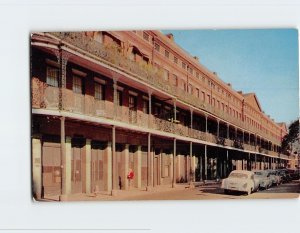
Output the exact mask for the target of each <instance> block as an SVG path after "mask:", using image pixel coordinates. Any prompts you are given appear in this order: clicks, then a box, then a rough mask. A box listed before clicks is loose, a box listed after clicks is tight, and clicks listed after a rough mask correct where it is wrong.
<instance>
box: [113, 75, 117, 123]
mask: <svg viewBox="0 0 300 233" xmlns="http://www.w3.org/2000/svg"><path fill="white" fill-rule="evenodd" d="M113 81H114V84H113V89H114V90H113V98H114V99H113V103H114V116H113V117H114V119H116V116H117V107H118V103H117V98H118V92H117V91H118V84H117V81H118V79H117V78H114V79H113Z"/></svg>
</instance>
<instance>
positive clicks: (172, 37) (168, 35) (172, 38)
mask: <svg viewBox="0 0 300 233" xmlns="http://www.w3.org/2000/svg"><path fill="white" fill-rule="evenodd" d="M166 36H167V37H168V38H169V39H170V40H171V41H174V35H173V34H172V33H169V34H167V35H166Z"/></svg>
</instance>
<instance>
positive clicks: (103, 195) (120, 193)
mask: <svg viewBox="0 0 300 233" xmlns="http://www.w3.org/2000/svg"><path fill="white" fill-rule="evenodd" d="M219 183H220V182H216V181H205V182H193V184H192V186H190V184H188V183H178V184H176V186H175V187H174V188H172V186H171V185H159V186H155V187H152V188H151V189H150V190H148V191H147V190H146V188H143V189H137V188H131V189H129V190H114V195H113V196H112V195H111V193H108V192H105V191H103V192H99V193H97V194H95V193H91V194H85V193H78V194H72V195H69V196H68V197H67V198H66V199H65V200H64V201H116V200H118V201H123V200H124V201H125V200H126V199H127V198H133V197H135V196H136V197H139V196H143V195H149V194H150V195H151V194H154V193H165V192H174V191H178V190H185V189H193V188H195V187H202V186H210V185H215V184H219ZM37 201H60V199H59V196H48V197H47V196H46V197H44V198H43V199H40V200H37Z"/></svg>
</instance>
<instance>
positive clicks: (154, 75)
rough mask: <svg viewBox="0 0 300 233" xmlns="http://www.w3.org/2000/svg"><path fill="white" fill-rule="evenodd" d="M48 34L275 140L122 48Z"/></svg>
mask: <svg viewBox="0 0 300 233" xmlns="http://www.w3.org/2000/svg"><path fill="white" fill-rule="evenodd" d="M49 34H51V35H53V36H55V37H58V38H59V39H61V40H63V41H64V42H67V43H69V44H71V45H73V46H75V47H77V48H79V49H82V50H83V51H87V52H89V53H90V54H92V55H94V56H96V57H98V58H101V59H103V60H105V61H106V62H108V63H110V64H111V65H114V66H116V67H117V68H119V69H122V70H123V71H125V72H127V73H130V74H133V75H134V76H135V77H136V78H138V79H140V80H143V81H145V82H147V83H148V84H149V85H152V86H154V87H156V88H158V89H160V90H162V91H165V92H167V93H169V94H171V95H174V96H176V97H177V98H178V99H179V100H181V101H183V102H185V103H187V104H191V105H193V106H194V107H197V108H200V109H203V110H205V111H207V112H210V113H212V114H215V115H216V116H218V117H220V118H221V119H224V120H226V121H228V122H230V123H232V124H235V125H237V126H239V127H241V128H243V129H246V130H250V131H252V132H254V133H258V134H260V135H262V136H263V137H265V138H272V137H270V135H268V134H266V133H264V132H262V131H260V130H259V129H257V128H255V127H252V126H250V125H249V124H247V123H245V122H243V121H241V120H239V119H237V118H234V117H232V116H231V115H229V114H228V113H226V112H224V111H221V110H220V109H217V108H215V107H213V106H211V105H210V104H207V103H204V102H202V101H200V100H199V98H197V97H196V96H194V95H192V94H189V93H187V92H186V91H184V90H182V89H180V88H178V87H176V86H173V85H170V83H169V82H168V81H166V80H165V79H164V78H163V75H164V72H163V71H162V70H161V69H158V68H156V67H153V66H152V65H151V64H145V63H137V62H134V61H131V60H129V59H128V58H127V57H126V56H124V55H122V53H120V51H119V49H118V48H116V47H113V46H105V45H104V44H102V43H99V42H97V41H95V40H94V39H92V38H91V37H88V36H86V35H85V33H83V32H51V33H49ZM272 140H275V141H276V143H280V141H279V140H278V139H276V138H272Z"/></svg>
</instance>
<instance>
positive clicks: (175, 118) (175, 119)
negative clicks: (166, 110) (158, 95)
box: [173, 99, 177, 123]
mask: <svg viewBox="0 0 300 233" xmlns="http://www.w3.org/2000/svg"><path fill="white" fill-rule="evenodd" d="M173 106H174V122H175V123H176V121H177V116H176V115H177V114H176V113H177V109H176V99H173Z"/></svg>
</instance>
